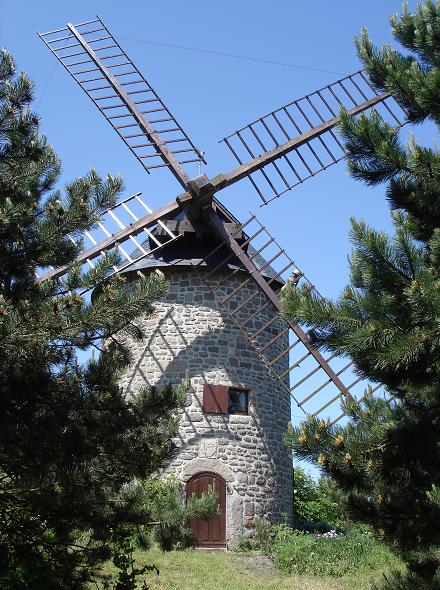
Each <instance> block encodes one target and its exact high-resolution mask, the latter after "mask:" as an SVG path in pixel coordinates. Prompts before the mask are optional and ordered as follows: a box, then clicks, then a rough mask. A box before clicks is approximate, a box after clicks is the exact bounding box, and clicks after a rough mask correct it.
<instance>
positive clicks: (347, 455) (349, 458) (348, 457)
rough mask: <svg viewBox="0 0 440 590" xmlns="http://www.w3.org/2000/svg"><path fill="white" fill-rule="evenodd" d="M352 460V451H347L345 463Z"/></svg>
mask: <svg viewBox="0 0 440 590" xmlns="http://www.w3.org/2000/svg"><path fill="white" fill-rule="evenodd" d="M350 461H351V455H350V453H345V457H344V463H350Z"/></svg>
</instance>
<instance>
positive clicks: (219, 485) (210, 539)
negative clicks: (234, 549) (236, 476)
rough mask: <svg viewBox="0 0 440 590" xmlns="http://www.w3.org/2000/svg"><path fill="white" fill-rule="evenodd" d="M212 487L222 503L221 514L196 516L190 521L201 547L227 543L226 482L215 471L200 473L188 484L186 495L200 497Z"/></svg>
mask: <svg viewBox="0 0 440 590" xmlns="http://www.w3.org/2000/svg"><path fill="white" fill-rule="evenodd" d="M209 487H212V488H213V489H214V490H215V491H216V492H217V496H218V500H219V505H220V514H219V515H218V516H214V517H213V518H208V519H206V518H194V519H193V520H191V521H190V527H191V530H192V532H193V535H194V538H195V540H196V543H197V545H198V546H199V547H225V545H226V482H225V480H224V479H223V478H222V477H220V476H219V475H216V474H215V473H208V472H205V473H198V474H197V475H195V476H194V477H192V478H191V479H190V480H188V482H187V484H186V497H187V498H189V497H190V496H191V495H192V494H195V495H196V496H197V497H200V496H201V495H202V494H203V492H207V491H208V489H209Z"/></svg>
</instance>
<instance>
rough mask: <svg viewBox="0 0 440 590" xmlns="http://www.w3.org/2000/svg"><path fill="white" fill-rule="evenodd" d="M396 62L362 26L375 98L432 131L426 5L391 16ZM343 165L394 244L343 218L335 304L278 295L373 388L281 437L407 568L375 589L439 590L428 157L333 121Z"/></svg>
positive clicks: (438, 280) (437, 235)
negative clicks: (344, 265) (344, 277)
mask: <svg viewBox="0 0 440 590" xmlns="http://www.w3.org/2000/svg"><path fill="white" fill-rule="evenodd" d="M391 26H392V32H393V35H394V38H395V39H396V41H398V42H399V43H400V44H401V45H402V46H403V48H404V50H408V52H407V53H402V52H400V51H398V50H397V49H395V48H393V47H391V46H389V45H386V46H383V47H382V48H380V49H378V48H376V47H375V46H374V44H373V43H372V41H371V40H370V39H369V37H368V34H367V31H366V30H362V32H361V36H360V38H359V39H357V40H356V47H357V51H358V55H359V57H360V59H361V61H362V62H363V64H364V66H365V68H366V70H367V72H368V75H369V76H370V79H371V80H372V81H373V83H374V85H375V86H376V88H377V89H378V90H380V91H390V92H392V93H393V95H394V96H395V98H396V99H397V100H398V102H399V103H400V104H401V105H402V106H403V107H404V108H405V109H406V111H407V116H408V120H409V121H410V122H412V123H414V124H419V123H422V122H424V121H432V122H434V123H435V124H436V125H438V124H439V123H440V102H439V96H440V2H438V1H436V2H431V1H427V2H424V3H423V4H420V5H419V6H418V7H417V10H416V11H415V12H414V13H410V12H409V11H408V8H407V5H406V4H404V6H403V10H402V14H401V15H400V16H397V15H394V16H393V17H392V18H391ZM340 130H341V133H342V137H343V139H344V142H345V146H346V149H347V153H348V168H349V171H350V173H351V174H352V176H353V177H354V178H357V179H359V180H362V181H363V182H365V183H366V184H367V185H370V186H375V185H378V184H385V185H386V196H387V199H388V201H389V204H390V208H391V215H392V218H393V224H394V234H393V235H387V234H386V233H385V232H379V231H375V230H374V229H372V228H370V227H368V225H367V224H366V223H365V222H364V221H355V220H352V230H351V240H352V242H353V252H352V255H351V258H350V270H351V274H350V284H349V285H347V286H346V287H345V289H344V290H343V292H342V294H341V295H340V297H339V298H338V299H337V300H336V301H331V300H328V299H324V300H321V299H320V298H319V297H317V296H316V295H315V293H314V292H313V291H311V290H310V289H307V288H306V287H303V288H298V289H295V288H294V287H288V288H286V289H285V290H284V292H283V306H284V313H285V314H286V315H287V316H289V317H291V318H294V319H296V320H298V321H301V322H303V323H304V324H306V325H308V326H309V327H310V328H311V338H312V340H313V343H314V344H315V346H317V347H318V348H323V349H327V350H331V351H334V352H337V353H339V354H341V355H345V356H350V357H351V358H352V359H353V360H354V362H355V366H356V370H357V373H358V374H359V375H361V376H363V377H366V378H369V379H370V380H372V381H373V382H376V383H382V384H384V385H385V386H386V388H387V392H388V398H387V399H382V398H377V397H374V396H372V395H371V392H367V395H366V400H365V402H364V403H362V404H359V403H357V402H349V403H346V404H345V408H346V411H347V412H348V414H349V416H350V418H351V420H350V421H349V422H348V424H347V425H346V426H344V427H341V426H334V427H330V426H329V424H328V423H327V422H323V421H320V420H317V419H313V418H310V419H309V420H307V421H306V422H305V423H303V424H302V425H300V427H298V428H291V429H290V431H289V433H288V435H287V439H288V440H289V441H290V443H291V444H292V445H293V448H294V449H295V451H296V453H297V455H298V456H299V457H301V458H304V459H307V460H309V461H314V462H316V463H317V464H318V465H319V466H320V467H321V469H322V470H323V472H324V473H325V474H327V475H329V476H331V477H332V478H334V479H335V480H336V481H337V483H338V485H339V486H340V488H341V489H342V490H343V491H344V492H345V493H346V496H347V502H348V506H349V508H350V511H351V513H352V515H353V516H354V517H356V518H357V519H359V520H362V521H366V522H369V523H371V524H372V525H373V526H374V527H375V530H376V532H377V534H378V535H379V536H381V537H382V538H383V539H384V540H385V541H387V542H389V543H390V544H391V546H393V547H394V548H395V549H396V551H398V552H399V553H400V554H401V555H402V557H403V558H404V560H405V562H406V564H407V566H408V571H407V573H405V574H395V575H394V576H393V577H392V578H391V579H389V580H388V581H385V582H384V583H383V588H387V589H391V588H393V589H402V590H403V589H404V588H405V589H406V588H411V589H418V588H424V589H427V588H440V557H439V556H440V526H439V522H440V493H439V487H440V453H439V448H440V428H439V426H440V395H439V392H440V331H439V326H440V153H439V151H438V149H437V148H436V147H424V146H422V145H420V144H418V143H417V142H416V141H415V139H414V138H412V139H411V140H410V142H409V143H408V145H405V144H404V143H403V141H402V139H401V134H400V132H399V130H398V129H396V128H393V127H392V126H390V125H389V124H387V123H386V122H385V121H384V119H383V118H382V117H381V116H380V115H379V114H378V113H377V112H374V111H373V112H372V113H371V114H370V115H362V116H360V117H357V118H353V117H352V116H349V115H348V114H347V113H346V112H343V113H342V121H341V129H340Z"/></svg>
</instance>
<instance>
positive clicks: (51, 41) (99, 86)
mask: <svg viewBox="0 0 440 590" xmlns="http://www.w3.org/2000/svg"><path fill="white" fill-rule="evenodd" d="M39 36H40V37H41V39H42V40H43V41H44V43H45V44H46V45H47V47H48V48H49V49H50V50H51V52H52V53H53V54H54V55H55V56H56V57H57V59H58V60H59V61H60V62H61V63H62V65H63V66H64V67H65V68H66V70H67V71H68V72H69V74H70V75H71V76H72V77H73V79H74V80H75V81H76V82H77V83H78V84H79V86H80V87H81V88H82V89H83V90H84V92H85V93H86V94H87V96H88V97H89V98H90V99H91V100H92V102H93V103H94V104H95V105H96V106H97V108H98V109H99V111H100V112H101V113H102V114H103V115H104V117H105V118H106V119H107V121H108V122H109V123H110V125H111V126H112V127H113V129H114V130H115V131H116V133H117V134H118V135H119V137H121V139H122V140H123V141H124V143H125V144H126V145H127V147H128V148H129V150H130V151H131V152H132V153H133V154H134V156H135V157H136V158H137V159H138V161H139V162H140V163H141V164H142V166H143V167H144V169H145V170H146V171H147V172H148V173H149V172H150V170H152V169H153V168H161V167H168V168H169V169H170V170H171V172H172V174H173V175H174V176H175V177H176V179H177V180H178V182H179V183H180V185H181V186H182V187H183V188H184V189H185V190H187V182H188V180H189V177H188V176H187V174H186V172H185V171H184V168H183V166H184V165H185V164H189V163H191V162H201V161H204V159H203V156H202V154H201V152H200V151H199V150H198V149H197V148H196V147H195V145H194V144H193V142H192V141H191V139H190V138H189V137H188V135H187V134H186V133H185V131H184V130H183V129H182V127H181V126H180V125H179V123H178V122H177V121H176V118H175V117H174V115H172V113H171V112H170V110H169V109H168V107H167V106H166V105H165V104H164V102H163V101H162V100H161V98H160V97H159V95H158V94H157V93H156V91H155V90H154V88H153V87H152V86H151V84H149V82H147V80H146V79H145V78H144V76H143V75H142V74H141V72H140V71H139V69H138V68H137V67H136V66H135V65H134V63H133V62H132V60H131V59H130V58H129V57H128V56H127V54H126V53H125V51H124V50H123V49H122V47H121V45H120V44H119V43H118V42H117V41H116V39H115V38H114V37H113V35H112V34H111V33H110V31H109V30H108V28H107V27H106V26H105V25H104V23H103V22H102V20H101V19H100V18H99V17H97V18H96V19H94V20H91V21H87V22H84V23H80V24H78V25H72V24H67V26H66V27H64V28H62V29H58V30H55V31H49V32H47V33H39Z"/></svg>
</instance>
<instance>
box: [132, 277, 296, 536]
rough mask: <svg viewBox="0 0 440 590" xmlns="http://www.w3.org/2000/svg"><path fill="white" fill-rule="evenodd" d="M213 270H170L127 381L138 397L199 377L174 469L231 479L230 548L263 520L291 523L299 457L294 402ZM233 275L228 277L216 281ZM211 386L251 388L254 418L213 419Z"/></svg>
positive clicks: (229, 288) (274, 329) (259, 321)
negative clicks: (291, 428)
mask: <svg viewBox="0 0 440 590" xmlns="http://www.w3.org/2000/svg"><path fill="white" fill-rule="evenodd" d="M162 270H164V269H162ZM203 272H204V270H203V269H202V270H195V269H192V268H185V267H173V268H172V269H167V270H165V274H166V277H167V279H168V281H169V288H168V291H167V293H166V294H165V295H164V296H163V297H162V298H161V300H159V301H158V302H157V303H156V305H155V308H156V312H155V314H154V316H153V317H151V318H145V317H144V318H139V320H138V322H137V323H138V325H139V326H140V327H141V329H142V331H143V333H144V334H145V338H144V339H143V340H141V341H133V340H129V345H130V347H131V349H132V351H133V358H134V361H133V363H132V365H131V366H130V367H129V368H128V370H127V371H126V373H125V374H124V376H123V377H122V380H121V382H122V385H123V387H124V389H125V390H126V392H127V393H128V394H129V395H136V392H137V391H138V390H139V388H140V387H142V386H143V385H144V384H145V382H146V381H148V382H149V383H151V384H157V385H162V384H165V383H166V382H172V383H179V382H181V380H182V379H183V378H184V377H185V373H186V371H188V372H189V376H190V379H191V393H190V394H189V396H188V399H187V402H186V406H185V408H184V409H183V410H182V413H181V414H182V415H181V419H180V424H179V431H178V437H177V439H176V441H175V442H176V444H177V446H178V452H177V453H176V455H175V457H174V458H173V460H172V461H171V462H170V464H169V465H167V467H166V469H165V472H166V473H172V474H175V475H177V476H178V477H179V478H181V479H182V480H183V481H187V480H188V479H189V478H190V477H192V476H193V475H196V474H197V473H200V472H203V471H210V472H214V473H217V474H218V475H221V476H222V477H223V478H224V479H225V480H226V482H227V500H226V512H227V515H226V538H227V543H228V546H233V545H234V544H235V543H236V542H237V539H238V537H239V535H240V534H246V533H249V532H250V531H251V530H252V529H253V527H254V523H255V518H264V519H266V520H268V521H270V522H279V521H282V520H283V519H284V518H285V516H284V515H285V514H287V517H288V519H289V520H290V518H291V510H292V460H291V455H290V453H289V451H288V450H287V448H286V447H285V445H284V443H283V434H284V432H285V430H286V428H287V424H288V422H289V420H290V398H289V396H288V394H287V393H286V391H285V390H284V389H283V388H282V387H281V386H280V384H279V383H277V382H276V381H274V380H273V379H272V377H271V376H270V374H269V373H268V370H267V368H266V367H265V366H264V363H263V362H262V361H261V358H260V357H259V356H258V355H257V354H256V352H255V350H254V348H253V347H252V345H251V344H250V343H249V341H248V339H247V338H246V336H245V335H244V334H243V333H242V331H241V330H240V329H239V328H238V327H237V325H236V324H235V323H234V322H233V321H231V319H230V318H229V316H228V315H227V314H226V312H225V311H224V310H223V309H222V308H221V307H220V306H219V305H218V304H217V302H216V298H215V297H214V295H213V294H212V292H211V290H210V289H209V288H208V287H207V285H206V284H205V282H204V281H203V280H202V278H201V274H200V273H203ZM225 272H227V271H225ZM226 276H227V275H226V274H224V273H223V272H218V273H216V276H214V282H215V281H220V280H222V279H224V278H225V277H226ZM245 278H246V275H245V274H244V273H242V272H241V271H240V272H237V273H236V274H235V275H234V277H233V278H232V279H231V280H228V281H226V282H225V284H224V285H223V286H222V287H221V296H225V295H226V294H230V293H232V292H233V290H234V289H235V288H236V287H237V286H238V285H239V284H240V283H242V282H243V280H244V279H245ZM210 280H212V278H211V279H210ZM255 289H256V287H255V286H254V284H253V282H252V281H250V282H249V283H248V285H247V286H246V288H244V289H241V290H240V291H239V293H238V294H237V295H236V296H234V297H233V298H232V301H231V305H232V307H233V308H234V307H235V308H236V307H237V306H239V305H240V303H241V302H242V301H243V300H244V299H246V298H247V297H249V296H250V295H251V294H252V293H253V292H254V291H255ZM264 302H265V299H264V296H263V295H261V294H258V295H257V296H256V297H254V299H253V300H252V302H251V303H250V304H249V305H247V306H244V307H243V309H241V310H240V311H239V312H237V314H236V316H235V317H236V320H238V321H239V322H242V321H243V320H245V319H246V318H248V317H250V315H251V314H252V313H253V312H254V311H256V310H257V309H258V308H259V307H261V305H262V303H264ZM273 313H274V311H273V310H272V308H271V307H270V306H268V308H266V310H264V312H262V313H261V314H258V316H257V317H256V318H254V319H253V320H252V321H251V322H249V326H250V327H251V328H252V329H253V331H254V332H255V331H257V330H258V329H259V328H260V327H261V326H263V325H264V324H265V323H266V322H267V321H269V319H270V318H271V317H273ZM280 330H281V325H280V323H279V322H278V321H276V322H275V323H274V324H272V325H271V326H270V327H269V328H267V329H266V330H265V331H263V332H262V333H261V334H260V335H259V336H258V338H257V343H258V344H259V345H260V346H261V345H262V344H264V342H266V343H267V342H269V340H272V339H273V338H274V336H276V334H277V333H279V331H280ZM287 346H288V342H287V335H286V336H282V337H280V338H278V339H277V340H276V342H274V344H273V345H271V346H270V347H269V348H268V349H267V351H266V353H268V356H269V358H275V357H276V356H277V355H278V354H280V353H281V352H282V351H283V350H285V349H286V348H287ZM287 356H288V355H283V356H281V358H280V360H279V361H278V367H277V368H278V369H281V370H285V369H287V367H288V364H287V363H288V358H287ZM204 383H209V384H224V385H235V386H245V387H248V388H249V389H250V393H249V414H248V415H246V416H243V415H225V414H205V413H204V412H203V411H202V397H203V385H204Z"/></svg>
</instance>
